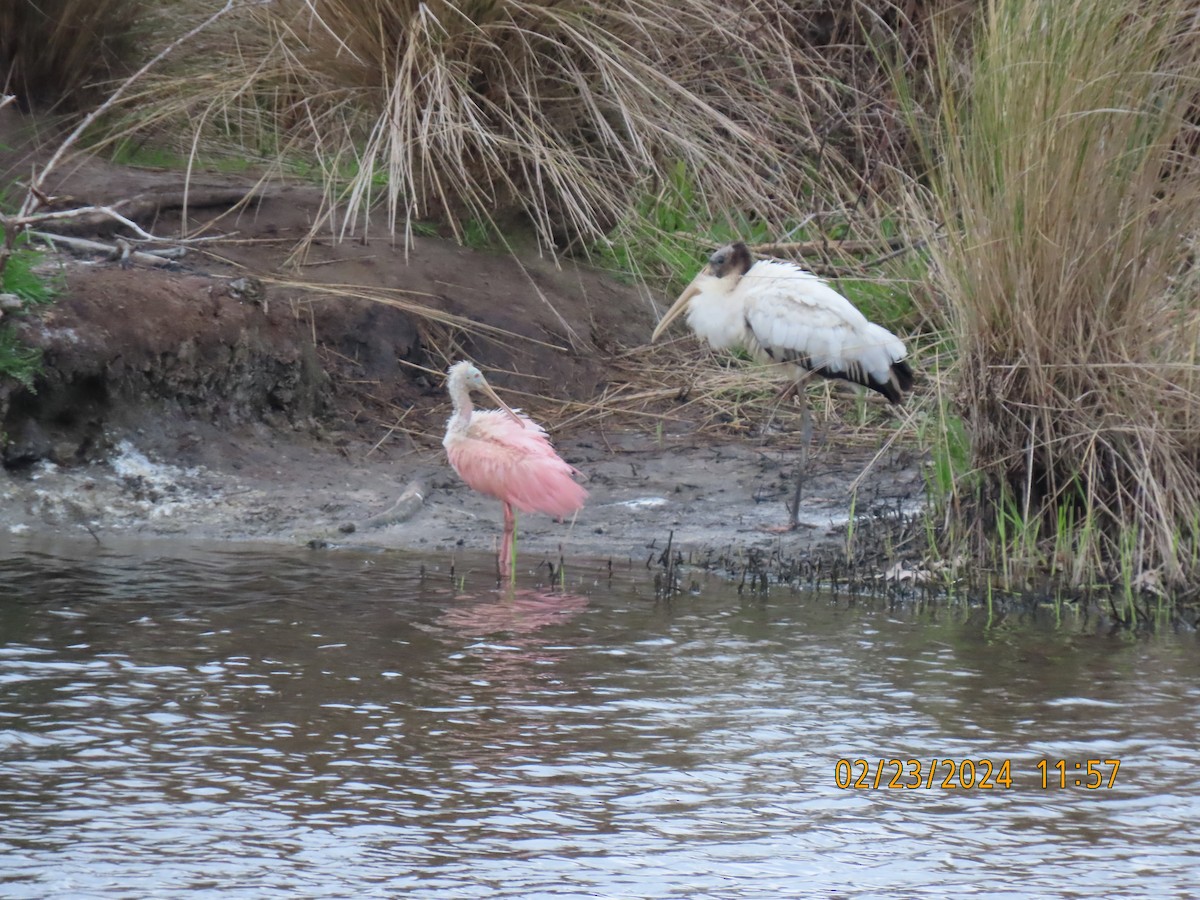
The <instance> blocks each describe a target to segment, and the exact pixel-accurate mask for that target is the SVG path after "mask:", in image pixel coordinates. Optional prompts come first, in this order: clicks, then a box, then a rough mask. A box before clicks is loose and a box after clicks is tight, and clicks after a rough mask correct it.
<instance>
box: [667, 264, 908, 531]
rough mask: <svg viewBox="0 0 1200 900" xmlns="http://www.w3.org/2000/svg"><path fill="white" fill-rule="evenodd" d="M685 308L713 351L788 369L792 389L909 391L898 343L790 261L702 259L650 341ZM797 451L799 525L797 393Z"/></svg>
mask: <svg viewBox="0 0 1200 900" xmlns="http://www.w3.org/2000/svg"><path fill="white" fill-rule="evenodd" d="M684 310H687V320H688V325H690V326H691V328H692V330H693V331H694V332H695V333H696V335H697V336H698V337H702V338H704V339H706V340H707V341H708V342H709V344H711V345H712V346H713V347H715V348H716V349H718V350H723V349H727V348H741V349H744V350H746V351H747V352H748V353H750V354H751V356H753V357H754V358H755V359H757V360H758V361H760V362H764V363H777V364H780V365H788V366H792V367H794V369H795V371H796V376H797V386H801V385H802V383H803V381H804V380H806V379H807V378H808V377H809V376H810V375H814V374H815V375H821V376H823V377H825V378H840V379H842V380H844V381H850V382H855V383H857V384H861V385H865V386H866V387H868V388H870V389H871V390H873V391H878V392H879V393H880V394H883V396H885V397H887V398H888V400H890V401H891V402H892V403H900V402H901V400H903V398H904V392H905V391H907V390H909V389H910V388H911V387H912V369H911V368H910V367H909V364H908V363H907V362H906V361H905V357H906V356H907V355H908V351H907V350H906V349H905V347H904V342H903V341H901V340H900V338H898V337H896V336H895V335H894V334H892V333H891V332H890V331H888V330H887V329H886V328H883V327H881V326H879V325H876V324H875V323H874V322H870V321H868V320H867V317H866V316H864V315H863V314H862V313H861V312H859V311H858V310H857V309H856V308H855V307H854V304H852V303H851V302H850V301H849V300H847V299H846V298H845V297H843V296H842V295H841V294H839V293H838V292H837V291H835V290H834V289H833V288H831V287H830V286H829V285H828V284H826V283H825V282H824V281H822V280H821V279H820V278H818V277H817V276H816V275H813V274H812V273H811V272H806V271H804V269H802V268H800V267H799V266H797V265H795V264H794V263H790V262H785V261H782V260H775V259H760V260H758V261H757V262H756V261H755V260H754V257H753V255H752V254H751V253H750V249H749V248H748V247H747V246H746V245H745V244H744V243H742V242H740V241H739V242H737V243H734V244H729V245H728V246H725V247H722V248H720V249H719V250H717V251H716V252H715V253H713V254H712V256H710V257H709V258H708V262H707V263H706V264H705V266H704V268H702V269H701V270H700V272H699V273H698V274H697V275H696V277H695V278H693V279H692V283H691V284H689V285H688V286H687V287H686V288H685V289H684V291H683V293H682V294H680V295H679V299H678V300H676V301H675V302H674V303H673V304H672V305H671V308H670V309H668V310H667V312H666V315H664V316H663V317H662V319H661V320H660V321H659V323H658V326H657V327H656V328H655V329H654V334H652V335H651V336H650V340H651V342H653V341H655V340H657V339H658V336H659V335H660V334H662V333H663V331H665V330H666V328H667V326H668V325H670V324H671V322H673V321H674V320H675V319H676V318H677V317H678V316H679V314H680V313H682V312H683V311H684ZM799 393H800V397H801V403H802V407H801V409H802V412H801V433H802V434H801V439H802V443H803V446H802V449H801V457H800V464H799V467H798V474H797V478H796V492H795V496H794V498H793V500H792V505H791V521H790V523H789V524H788V525H787V526H786V528H785V529H783V530H790V529H792V528H795V527H796V526H797V525H798V524H799V521H798V519H797V516H798V514H799V512H800V491H801V488H802V487H803V484H804V470H805V468H806V467H807V464H808V446H809V444H810V443H811V441H812V423H811V420H810V417H809V411H808V402H807V400H806V399H805V397H804V391H803V389H802V387H801V389H800V391H799Z"/></svg>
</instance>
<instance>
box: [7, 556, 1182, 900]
mask: <svg viewBox="0 0 1200 900" xmlns="http://www.w3.org/2000/svg"><path fill="white" fill-rule="evenodd" d="M6 540H8V544H7V546H5V547H3V548H0V896H3V897H31V898H32V897H49V896H54V897H167V896H170V897H203V896H211V897H222V898H224V897H247V898H250V897H255V898H258V897H351V896H353V897H398V896H414V897H463V898H471V897H522V898H525V897H687V898H701V897H720V898H726V897H728V898H751V897H755V898H757V897H761V898H768V897H770V898H780V897H826V898H828V897H840V896H846V897H895V896H910V897H911V896H926V897H945V896H948V895H951V894H957V893H969V894H971V895H973V896H977V897H1027V896H1045V897H1050V896H1054V897H1083V896H1096V897H1101V896H1103V897H1146V896H1158V897H1190V896H1194V895H1195V894H1196V893H1197V892H1200V877H1198V876H1197V874H1196V873H1197V872H1200V849H1198V848H1197V846H1196V842H1195V840H1194V827H1193V824H1192V823H1194V822H1195V821H1196V819H1197V818H1200V781H1198V780H1197V778H1196V775H1195V768H1194V766H1195V761H1196V755H1197V754H1196V735H1197V733H1198V731H1197V726H1198V724H1200V721H1198V720H1200V712H1198V710H1200V688H1198V687H1197V683H1198V676H1200V654H1197V646H1196V644H1197V641H1196V637H1195V635H1194V634H1190V633H1189V634H1177V633H1162V632H1160V633H1157V634H1151V635H1143V636H1136V637H1135V636H1131V635H1129V634H1128V633H1125V632H1120V631H1118V632H1109V631H1108V630H1107V629H1105V628H1104V627H1103V626H1102V624H1101V623H1098V622H1095V621H1087V620H1082V619H1079V618H1076V617H1073V616H1071V615H1070V614H1067V615H1066V616H1065V617H1064V618H1062V619H1061V620H1056V618H1055V616H1054V615H1053V614H1052V613H1051V612H1046V613H1044V614H1040V615H1034V614H1026V615H1022V616H1013V617H1010V618H1008V619H1006V620H1001V621H993V622H990V623H989V622H988V621H987V618H986V616H985V615H983V614H982V613H980V612H979V611H970V610H966V609H945V608H943V609H941V610H934V611H920V612H916V611H912V610H889V609H888V607H887V606H886V604H883V603H877V602H870V601H861V600H860V601H853V600H847V599H846V598H840V599H837V600H834V599H831V598H830V597H828V596H823V597H819V598H811V597H805V596H803V595H798V594H793V593H791V592H787V591H782V592H778V593H774V594H771V595H770V596H767V597H753V598H751V597H744V596H739V595H738V594H737V592H736V591H735V590H734V589H733V588H732V587H729V586H726V585H723V584H722V583H720V582H706V583H705V584H704V586H703V590H702V592H701V593H700V594H699V595H695V596H691V595H689V596H685V597H682V598H677V599H675V600H673V601H671V602H670V603H664V602H656V601H655V600H654V599H653V597H652V596H651V595H649V594H648V591H649V585H648V582H649V576H648V575H647V573H646V572H644V571H643V572H628V573H617V574H616V575H615V576H614V577H613V578H612V579H611V580H610V579H608V578H607V577H604V578H599V577H597V578H595V579H592V578H589V577H583V578H582V579H580V577H579V576H578V575H577V576H576V580H575V581H573V582H572V583H570V584H569V585H568V586H567V590H566V591H557V592H556V591H550V590H545V589H537V588H534V587H522V588H520V589H518V591H517V592H516V594H515V595H513V596H509V597H506V596H504V595H502V594H499V593H497V592H496V591H495V590H492V589H491V586H490V585H489V584H488V582H487V580H486V578H479V579H476V578H474V576H468V577H467V578H466V579H465V580H463V579H462V577H461V575H460V576H459V577H458V578H454V577H451V576H450V574H449V573H448V572H444V571H437V570H436V569H435V568H433V567H429V568H427V570H426V571H425V572H424V573H422V570H421V567H420V564H419V562H418V561H416V560H414V559H412V558H410V557H405V556H396V555H390V554H376V555H365V554H357V553H350V552H336V553H310V552H307V551H287V550H280V549H278V548H273V549H240V550H239V549H229V548H218V549H195V548H185V547H182V546H180V545H179V544H172V543H158V544H148V545H143V546H137V545H129V546H125V547H123V548H117V549H114V548H110V547H99V546H95V545H94V544H93V545H90V546H89V545H83V544H60V545H46V544H44V543H43V544H37V543H33V542H23V543H22V542H17V541H14V540H13V539H6ZM474 562H475V563H476V564H477V565H476V568H477V569H479V570H480V571H486V570H487V565H486V561H483V560H474ZM460 571H461V568H460ZM581 574H582V573H581ZM530 584H532V582H530ZM859 758H863V759H866V760H869V761H870V765H871V768H870V771H869V774H868V776H867V778H866V779H865V781H864V783H865V784H867V785H868V786H867V787H864V788H861V789H855V788H849V789H844V788H841V787H839V786H838V784H837V780H838V776H839V773H841V774H844V773H845V772H847V771H849V770H851V768H852V767H851V766H847V765H845V764H844V765H843V766H841V767H839V766H838V760H847V761H848V762H849V761H853V760H855V759H859ZM881 758H882V759H892V758H896V759H899V760H903V761H907V760H909V759H916V760H920V761H922V764H923V766H924V769H923V773H927V771H928V762H929V761H930V760H935V759H936V760H945V759H953V760H956V761H957V760H963V759H970V760H972V761H975V762H976V763H979V764H980V766H981V768H982V761H984V760H986V761H988V762H990V763H992V765H993V766H994V767H996V768H998V767H999V766H1000V765H1001V764H1002V762H1003V761H1004V760H1008V761H1009V771H1010V773H1011V776H1012V783H1011V787H1005V786H1004V785H1000V784H997V785H996V786H995V787H993V788H991V789H980V788H979V787H978V786H976V787H974V788H972V789H970V790H966V789H963V788H962V787H961V786H960V787H958V788H957V789H950V788H949V787H943V786H942V778H941V777H938V778H937V779H936V783H935V784H934V785H933V786H932V787H924V786H923V787H922V788H920V789H915V790H909V789H902V788H899V787H897V788H889V787H888V786H887V784H888V781H889V780H890V779H891V776H892V775H893V774H894V769H893V768H892V767H885V772H884V775H883V778H882V779H881V780H880V786H879V787H877V788H876V787H874V786H873V780H874V776H875V772H876V771H877V767H876V765H875V764H876V762H877V761H878V760H879V759H881ZM1041 759H1048V760H1051V761H1055V760H1059V759H1063V760H1066V768H1067V772H1066V775H1065V776H1064V777H1066V779H1067V781H1068V785H1067V787H1065V788H1061V787H1057V786H1056V785H1057V784H1058V780H1059V777H1060V772H1059V771H1058V770H1055V769H1051V770H1050V772H1049V773H1048V774H1049V775H1050V776H1051V779H1050V781H1051V784H1052V785H1055V786H1052V787H1051V788H1049V789H1043V788H1042V787H1041V773H1040V772H1039V770H1038V769H1037V768H1036V765H1037V762H1038V761H1039V760H1041ZM1089 759H1098V760H1113V759H1115V760H1119V761H1120V767H1119V770H1118V771H1117V773H1116V777H1115V779H1113V783H1112V786H1111V787H1109V786H1108V783H1107V781H1108V778H1109V776H1110V775H1111V774H1112V768H1113V767H1112V766H1110V765H1103V767H1102V771H1103V777H1104V779H1105V785H1104V787H1102V788H1100V789H1097V790H1087V789H1086V788H1083V787H1077V786H1076V785H1075V784H1074V780H1075V778H1076V777H1084V778H1086V776H1085V771H1084V772H1078V773H1077V772H1075V770H1074V768H1073V764H1074V763H1075V762H1080V763H1081V764H1082V765H1083V767H1084V769H1085V770H1086V763H1087V760H1089ZM853 771H854V774H855V775H856V776H857V775H858V774H859V772H860V771H861V769H857V768H856V769H853ZM942 771H943V772H945V771H947V770H946V769H945V768H944V766H943V769H942ZM960 775H961V773H960ZM906 780H908V779H907V778H906ZM959 783H961V782H959Z"/></svg>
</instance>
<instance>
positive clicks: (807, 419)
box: [788, 390, 813, 528]
mask: <svg viewBox="0 0 1200 900" xmlns="http://www.w3.org/2000/svg"><path fill="white" fill-rule="evenodd" d="M812 436H813V429H812V413H811V412H810V411H809V408H808V394H807V393H806V392H805V391H803V390H801V391H800V458H799V459H797V460H796V492H795V494H793V495H792V502H791V505H790V506H789V507H788V512H789V513H790V515H791V518H790V519H789V527H790V528H797V527H799V525H800V495H801V494H802V493H803V491H804V481H805V478H807V476H808V450H809V447H811V446H812Z"/></svg>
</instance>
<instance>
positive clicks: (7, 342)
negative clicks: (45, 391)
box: [0, 240, 60, 390]
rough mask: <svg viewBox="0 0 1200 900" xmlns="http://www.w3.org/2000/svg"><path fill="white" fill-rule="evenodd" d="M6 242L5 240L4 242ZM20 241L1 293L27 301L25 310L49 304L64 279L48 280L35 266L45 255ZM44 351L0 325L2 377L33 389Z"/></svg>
mask: <svg viewBox="0 0 1200 900" xmlns="http://www.w3.org/2000/svg"><path fill="white" fill-rule="evenodd" d="M0 243H2V241H0ZM23 243H24V241H23V240H18V241H17V246H16V249H14V250H13V251H12V252H11V253H10V254H9V255H8V256H7V258H6V259H5V265H4V269H3V270H2V271H0V293H2V294H10V295H14V296H16V297H18V298H20V300H22V301H23V304H22V308H28V307H30V306H36V305H41V304H44V303H49V302H50V300H51V299H53V297H54V295H55V294H57V293H58V291H59V288H60V283H59V282H60V279H58V278H51V277H47V276H45V275H43V274H41V273H39V272H37V271H35V267H36V265H37V264H38V262H39V261H40V260H41V254H39V253H38V252H36V251H34V250H30V249H28V248H27V247H24V246H22V244H23ZM41 364H42V351H41V350H40V349H38V348H36V347H28V346H26V345H25V344H23V343H22V342H21V339H20V337H19V336H18V335H17V331H16V329H15V328H13V326H12V325H8V324H5V325H3V326H0V378H12V379H14V380H16V381H17V382H19V383H20V384H21V385H23V386H24V387H25V388H27V389H29V390H33V381H34V378H35V377H36V376H37V374H38V372H39V371H40V369H41Z"/></svg>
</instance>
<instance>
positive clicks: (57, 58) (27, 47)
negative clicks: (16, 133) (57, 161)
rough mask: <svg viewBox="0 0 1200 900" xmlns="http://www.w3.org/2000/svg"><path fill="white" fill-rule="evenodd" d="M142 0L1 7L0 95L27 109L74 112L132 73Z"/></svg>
mask: <svg viewBox="0 0 1200 900" xmlns="http://www.w3.org/2000/svg"><path fill="white" fill-rule="evenodd" d="M146 8H147V4H146V3H145V2H144V0H36V2H35V0H8V2H5V3H0V93H12V94H15V95H16V96H17V98H18V101H19V102H20V105H21V106H22V107H24V108H25V109H35V108H53V109H56V110H58V111H65V110H71V109H74V108H75V107H77V106H81V105H84V104H86V103H88V102H90V101H92V100H94V99H95V98H96V96H97V95H98V94H99V93H100V92H101V83H103V82H107V81H109V80H111V79H113V78H115V77H119V76H120V75H122V74H126V73H128V72H129V71H132V70H133V68H135V66H131V65H130V64H129V63H130V62H131V60H132V59H135V58H136V57H137V56H138V54H139V53H140V48H139V46H138V39H139V37H138V27H137V26H138V24H139V23H140V22H142V21H143V20H144V15H145V13H146Z"/></svg>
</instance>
